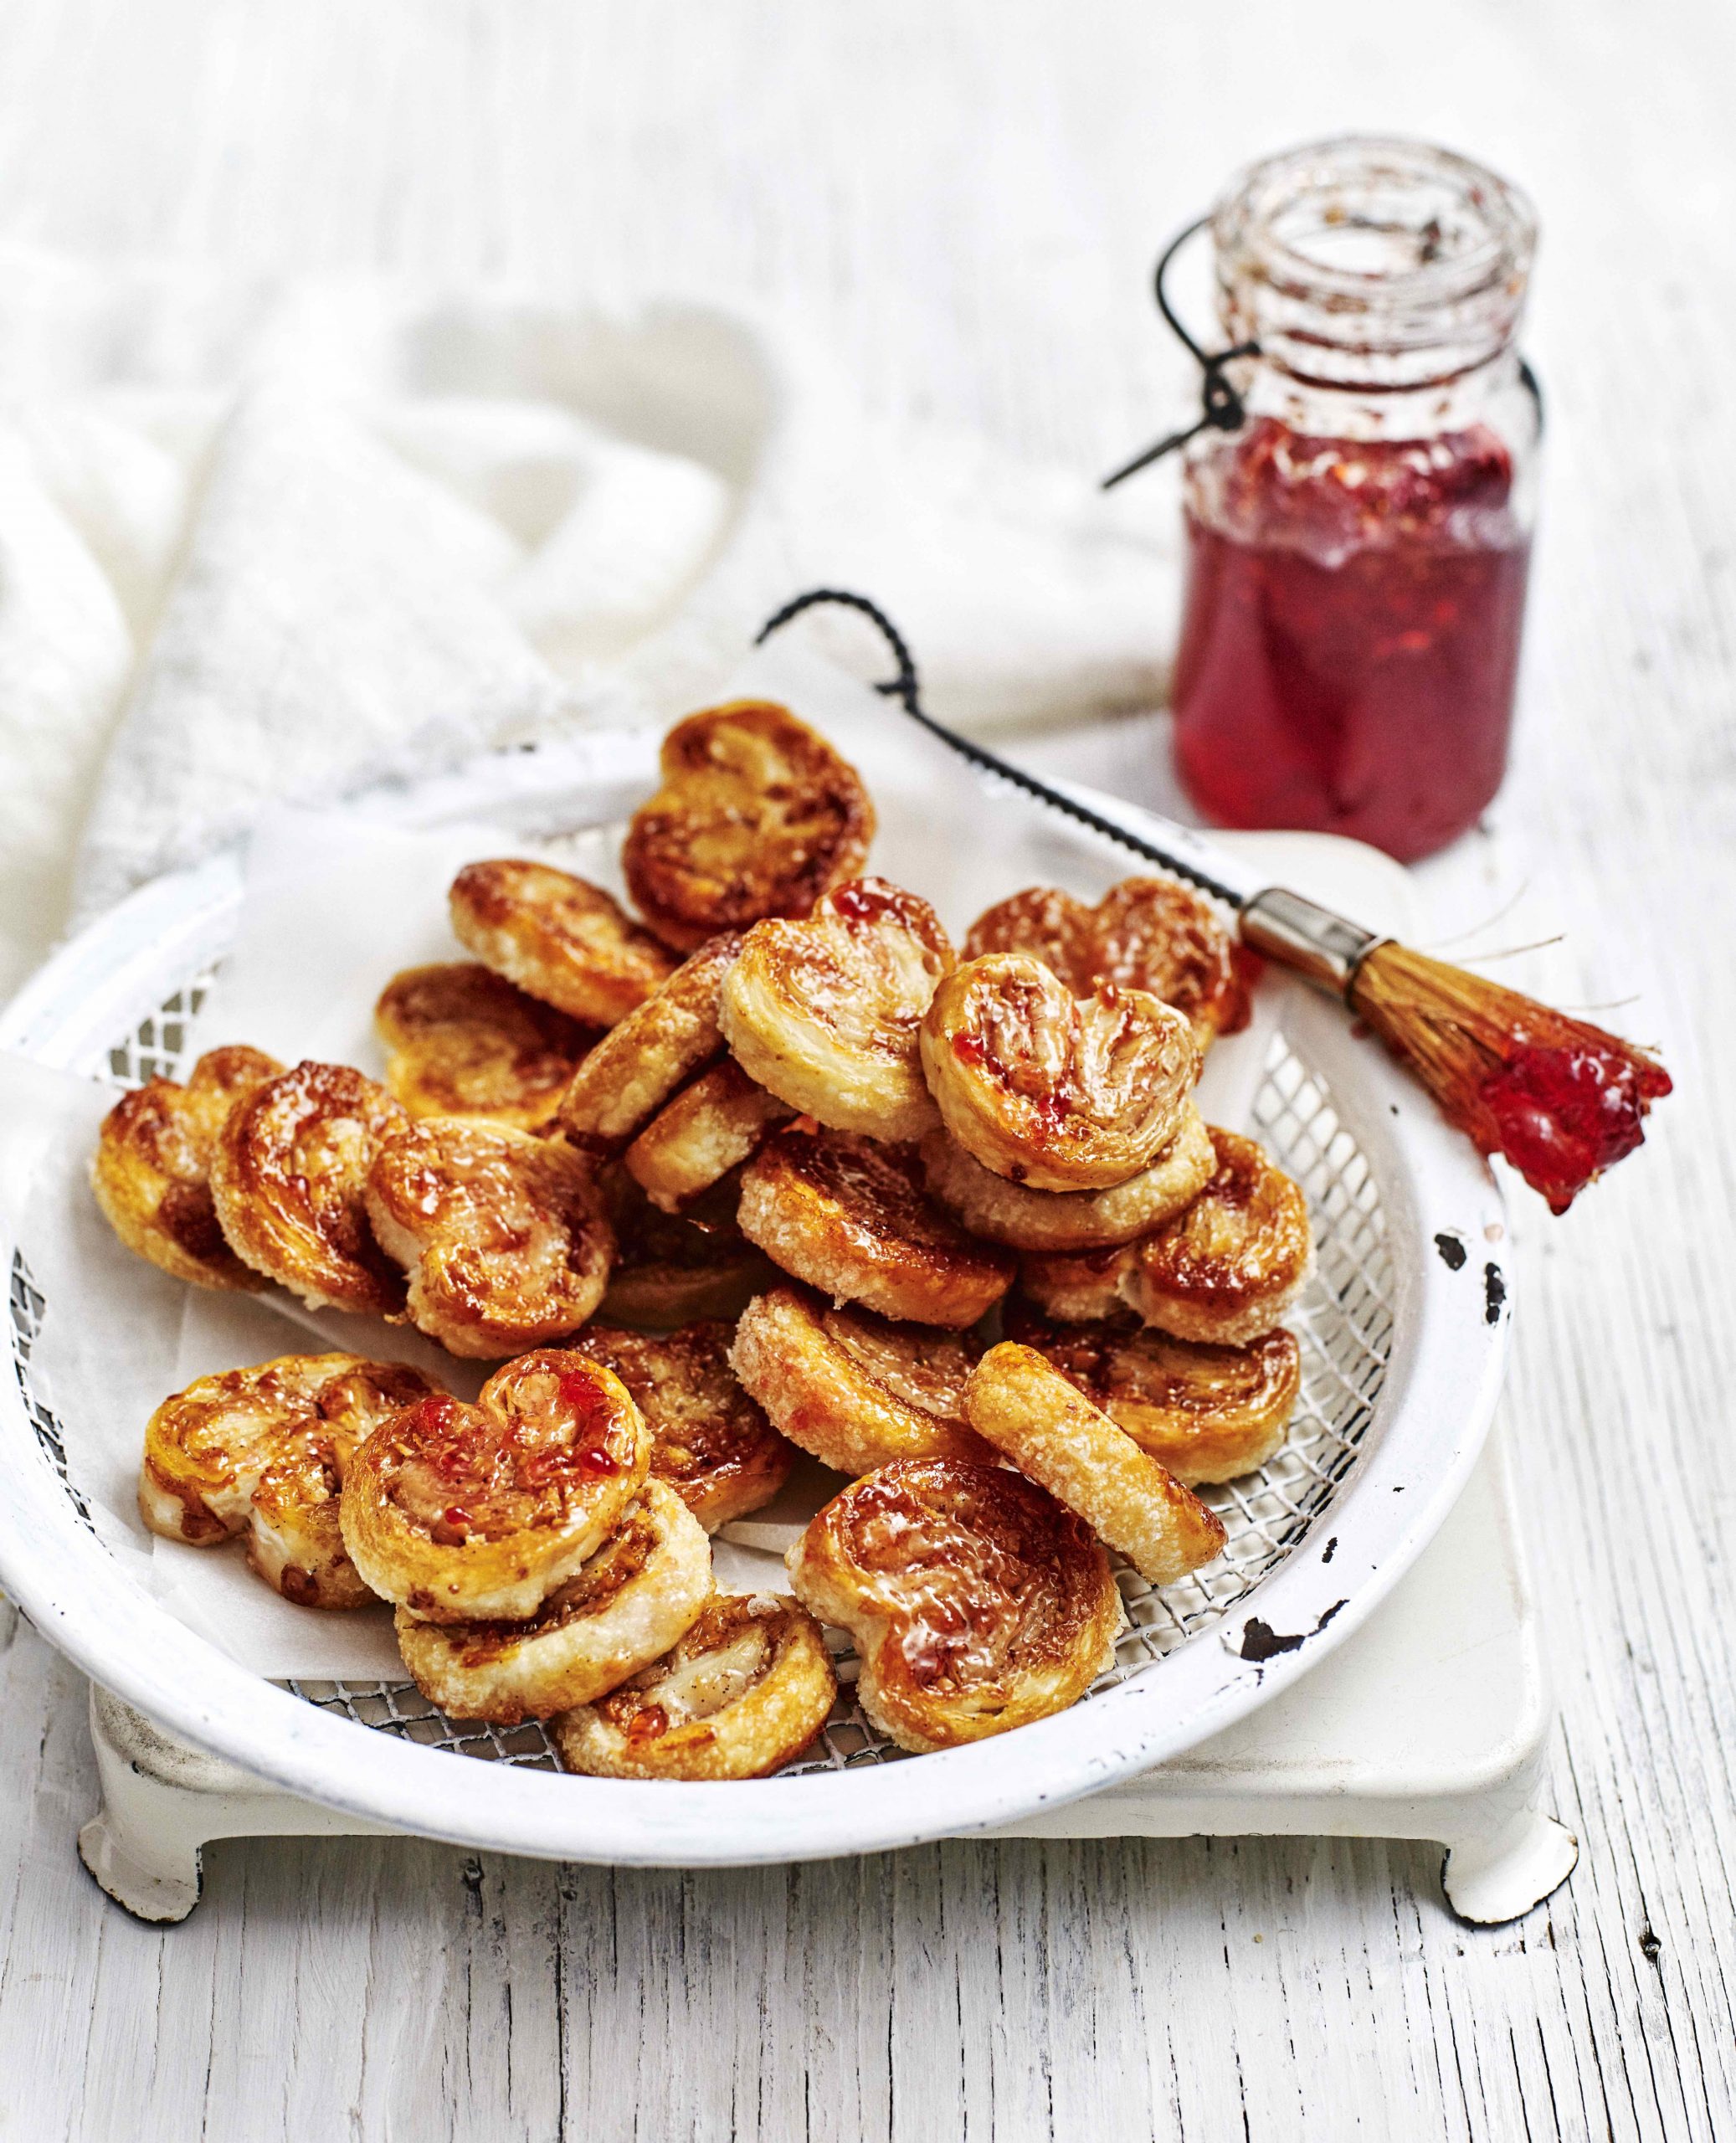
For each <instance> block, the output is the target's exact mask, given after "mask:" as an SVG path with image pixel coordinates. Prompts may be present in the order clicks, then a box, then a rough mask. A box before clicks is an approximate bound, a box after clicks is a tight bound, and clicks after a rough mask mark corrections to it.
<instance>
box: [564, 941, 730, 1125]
mask: <svg viewBox="0 0 1736 2143" xmlns="http://www.w3.org/2000/svg"><path fill="white" fill-rule="evenodd" d="M741 949H742V941H741V939H740V938H737V937H723V938H712V939H711V941H710V943H707V944H705V945H702V946H701V948H700V949H699V950H698V951H697V952H696V953H694V954H693V956H692V958H691V959H686V960H683V961H682V963H681V966H680V967H678V968H677V969H675V973H674V974H672V975H671V976H670V978H669V980H668V981H667V982H665V983H664V984H662V986H661V987H660V989H655V990H654V991H653V992H652V994H650V996H649V997H648V998H646V1000H645V1003H644V1004H643V1005H639V1006H637V1007H636V1008H635V1009H634V1010H633V1011H631V1012H629V1014H628V1015H627V1016H626V1018H625V1019H624V1020H621V1021H620V1022H619V1025H616V1026H614V1027H612V1028H611V1029H610V1030H609V1032H608V1033H607V1034H606V1035H605V1036H603V1039H602V1041H600V1042H598V1045H597V1046H596V1047H595V1048H594V1049H593V1051H591V1053H590V1055H589V1056H587V1057H586V1059H585V1061H584V1062H583V1064H581V1065H580V1066H579V1067H578V1071H577V1072H574V1073H573V1083H572V1085H571V1086H570V1087H568V1089H567V1092H566V1094H565V1096H564V1097H563V1098H562V1102H561V1112H560V1127H561V1130H562V1134H563V1135H564V1136H565V1137H566V1138H568V1139H570V1140H571V1141H572V1143H573V1144H574V1145H575V1146H577V1147H578V1148H579V1149H581V1151H583V1152H584V1153H587V1154H599V1155H608V1154H619V1152H620V1151H621V1149H622V1148H623V1147H624V1146H625V1145H626V1144H628V1143H629V1141H630V1140H631V1139H632V1138H634V1134H635V1133H638V1132H639V1131H641V1130H643V1128H645V1125H646V1124H647V1123H650V1120H651V1118H653V1117H654V1116H655V1114H656V1113H657V1112H658V1110H659V1109H660V1108H661V1107H663V1105H664V1103H665V1102H666V1101H668V1099H669V1097H670V1095H671V1094H673V1093H674V1092H675V1089H676V1088H677V1087H680V1086H681V1084H682V1082H684V1081H686V1080H687V1079H691V1077H693V1075H694V1073H695V1072H700V1071H703V1070H704V1068H705V1066H706V1065H707V1064H709V1063H710V1062H711V1060H712V1059H713V1058H714V1057H716V1056H722V1054H723V1032H722V1028H720V1027H719V1025H718V1024H717V998H718V994H719V992H720V991H721V990H722V987H723V978H724V976H725V975H726V974H727V973H728V971H729V969H730V968H731V966H732V964H733V963H734V960H735V958H736V955H737V953H739V952H740V951H741Z"/></svg>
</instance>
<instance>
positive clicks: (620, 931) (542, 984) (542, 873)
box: [448, 856, 675, 1027]
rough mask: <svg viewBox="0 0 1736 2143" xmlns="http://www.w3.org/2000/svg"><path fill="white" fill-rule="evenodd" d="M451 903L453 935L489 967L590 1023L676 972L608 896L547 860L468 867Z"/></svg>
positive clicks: (641, 998) (609, 1018) (612, 1016)
mask: <svg viewBox="0 0 1736 2143" xmlns="http://www.w3.org/2000/svg"><path fill="white" fill-rule="evenodd" d="M448 906H449V908H450V911H451V915H452V930H453V934H454V936H455V938H457V939H458V942H459V943H460V945H462V946H463V947H464V948H465V950H466V951H467V952H470V953H475V956H476V958H478V959H479V960H480V961H481V962H482V964H483V965H484V966H485V967H489V968H492V969H494V971H495V973H496V974H502V975H505V976H506V979H507V980H508V981H509V982H512V983H516V984H517V985H518V987H519V988H520V989H523V990H527V991H528V992H529V993H530V994H531V995H532V997H540V998H541V999H542V1001H543V1003H544V1004H545V1005H554V1006H555V1007H556V1009H557V1010H559V1011H562V1012H565V1013H567V1014H568V1015H569V1016H570V1017H571V1018H573V1019H575V1020H584V1021H585V1022H586V1023H587V1024H588V1025H592V1026H598V1027H612V1026H614V1024H615V1022H616V1021H617V1020H623V1019H624V1018H625V1017H626V1016H627V1015H628V1013H629V1012H630V1011H631V1010H633V1008H634V1005H642V1004H644V1002H645V1000H646V998H648V997H649V996H650V994H651V992H652V991H653V990H654V989H659V988H660V986H661V985H662V984H664V983H665V982H666V981H667V980H668V979H669V977H670V973H671V971H672V970H673V969H674V967H675V962H674V960H673V959H671V958H670V955H669V953H668V952H667V951H666V950H665V948H664V947H663V945H662V944H660V943H659V941H658V940H657V939H656V938H654V937H653V936H652V935H651V933H650V931H649V930H646V929H645V928H643V927H642V926H641V925H640V924H639V923H637V922H634V920H633V918H632V917H631V916H629V914H628V913H627V912H626V910H625V909H624V907H622V906H621V904H620V902H619V901H618V900H616V899H615V897H614V895H613V894H612V893H608V892H604V891H603V887H602V886H593V885H592V884H591V883H590V881H588V879H585V878H576V877H574V876H573V873H572V872H571V871H557V869H556V868H555V866H553V865H552V863H530V862H526V861H522V860H521V859H519V858H516V857H510V856H506V857H496V858H490V860H488V861H485V862H480V863H467V864H465V867H464V869H463V870H462V871H460V872H459V874H458V876H456V877H455V879H454V880H453V881H452V889H451V892H450V893H449V896H448Z"/></svg>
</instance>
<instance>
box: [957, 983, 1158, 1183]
mask: <svg viewBox="0 0 1736 2143" xmlns="http://www.w3.org/2000/svg"><path fill="white" fill-rule="evenodd" d="M1198 1066H1199V1052H1198V1051H1197V1050H1196V1048H1195V1047H1194V1038H1193V1034H1192V1031H1191V1030H1190V1029H1189V1025H1188V1022H1187V1020H1186V1019H1185V1018H1184V1016H1183V1015H1182V1014H1180V1013H1179V1012H1177V1011H1174V1010H1172V1009H1171V1007H1170V1006H1168V1005H1164V1004H1162V1003H1160V1002H1159V1000H1158V999H1157V998H1155V997H1153V996H1152V995H1151V994H1149V993H1148V991H1145V990H1143V989H1118V988H1117V987H1116V986H1115V985H1114V984H1109V983H1100V984H1098V985H1097V988H1096V989H1094V990H1093V991H1092V993H1091V995H1090V996H1089V997H1086V998H1083V999H1080V998H1076V997H1075V996H1074V994H1073V993H1072V992H1071V990H1070V989H1068V988H1067V986H1066V984H1065V983H1064V982H1062V981H1061V979H1060V977H1059V976H1058V975H1056V974H1055V973H1054V972H1053V970H1052V969H1049V968H1046V967H1045V966H1044V964H1043V963H1042V962H1041V961H1040V960H1037V959H1033V958H1031V957H1030V955H1029V954H1028V953H985V954H984V956H983V958H980V959H975V960H967V961H965V962H964V964H963V965H962V966H960V967H957V968H955V969H953V972H952V974H949V975H948V976H947V977H946V978H945V979H944V980H943V981H942V983H941V984H940V986H939V988H938V989H937V990H936V991H935V993H934V1000H933V1002H932V1004H931V1005H929V1007H928V1010H927V1013H926V1014H925V1015H924V1017H923V1020H922V1068H923V1071H924V1072H926V1073H927V1079H928V1086H929V1091H930V1092H932V1094H933V1096H934V1098H935V1101H936V1102H937V1104H938V1106H939V1108H940V1113H941V1115H942V1118H943V1119H944V1120H945V1123H946V1127H947V1129H948V1131H950V1132H951V1133H952V1134H953V1138H956V1139H957V1140H958V1143H959V1144H960V1145H961V1146H963V1148H964V1149H965V1151H966V1152H967V1153H968V1154H973V1156H974V1157H975V1158H976V1159H978V1160H979V1161H980V1162H981V1163H982V1164H983V1165H984V1168H986V1169H992V1170H993V1171H994V1174H996V1175H1003V1176H1005V1177H1006V1178H1007V1179H1009V1181H1010V1182H1013V1183H1018V1184H1025V1185H1029V1186H1030V1187H1031V1188H1032V1189H1034V1190H1105V1189H1107V1188H1108V1187H1109V1186H1110V1185H1113V1184H1120V1183H1125V1182H1126V1181H1127V1178H1128V1177H1129V1176H1133V1175H1137V1174H1138V1173H1139V1172H1140V1170H1141V1169H1148V1168H1149V1167H1150V1166H1151V1164H1152V1163H1153V1161H1154V1160H1156V1159H1157V1157H1158V1154H1160V1153H1162V1152H1163V1149H1164V1148H1165V1147H1166V1146H1168V1144H1169V1143H1171V1142H1172V1140H1174V1138H1175V1136H1176V1134H1177V1133H1179V1131H1180V1129H1181V1128H1182V1124H1183V1122H1184V1116H1185V1112H1186V1108H1187V1106H1188V1104H1189V1101H1190V1099H1191V1097H1192V1094H1193V1089H1194V1078H1195V1077H1196V1074H1197V1072H1198Z"/></svg>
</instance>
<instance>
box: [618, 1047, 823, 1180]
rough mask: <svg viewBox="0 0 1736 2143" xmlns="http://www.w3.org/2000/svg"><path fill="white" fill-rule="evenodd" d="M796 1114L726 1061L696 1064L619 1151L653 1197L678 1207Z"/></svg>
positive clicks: (737, 1163) (755, 1148)
mask: <svg viewBox="0 0 1736 2143" xmlns="http://www.w3.org/2000/svg"><path fill="white" fill-rule="evenodd" d="M794 1114H795V1111H794V1109H793V1108H792V1107H790V1106H789V1104H788V1102H781V1101H779V1100H778V1097H777V1096H776V1095H775V1094H768V1092H766V1090H765V1088H764V1087H757V1086H756V1085H755V1084H754V1083H753V1082H752V1079H750V1078H749V1077H747V1073H746V1072H744V1071H743V1070H742V1067H741V1066H740V1065H739V1064H736V1063H733V1062H731V1061H725V1062H723V1063H722V1064H714V1065H713V1066H711V1070H710V1071H709V1072H701V1073H700V1075H699V1077H697V1078H696V1080H695V1081H694V1082H693V1083H692V1085H691V1087H683V1088H682V1089H681V1092H680V1093H678V1094H677V1095H676V1096H675V1099H674V1100H673V1101H672V1102H669V1103H668V1105H667V1106H666V1107H664V1108H663V1109H661V1110H660V1111H659V1113H657V1114H656V1115H655V1116H654V1117H653V1118H651V1120H650V1123H648V1124H647V1125H646V1126H645V1129H644V1130H643V1131H641V1132H640V1133H639V1136H638V1138H635V1139H634V1142H633V1143H632V1144H631V1145H630V1146H629V1148H628V1149H627V1150H626V1152H625V1153H624V1154H623V1155H622V1157H621V1158H622V1160H623V1161H624V1164H625V1165H626V1169H627V1173H628V1174H629V1175H630V1176H631V1177H632V1178H633V1179H634V1182H635V1183H637V1184H638V1185H639V1188H640V1189H641V1190H643V1191H644V1192H645V1195H646V1197H647V1198H649V1199H650V1201H651V1203H652V1204H653V1205H660V1206H661V1207H662V1209H663V1210H664V1211H665V1213H679V1212H680V1211H681V1208H682V1207H683V1206H684V1205H689V1204H691V1201H692V1200H694V1199H696V1198H697V1197H698V1196H699V1195H700V1194H701V1191H706V1190H710V1189H711V1185H713V1184H714V1183H716V1182H718V1181H720V1180H721V1179H722V1178H723V1177H724V1176H726V1175H727V1174H729V1172H730V1170H731V1169H733V1168H739V1167H740V1166H741V1164H742V1162H743V1161H745V1160H747V1159H748V1158H749V1156H750V1155H752V1154H757V1153H758V1151H759V1149H760V1148H761V1147H762V1146H763V1145H764V1143H765V1142H766V1141H767V1139H768V1138H770V1137H771V1135H772V1133H773V1131H775V1130H776V1129H777V1128H778V1125H779V1124H780V1123H788V1120H789V1118H791V1117H792V1116H794Z"/></svg>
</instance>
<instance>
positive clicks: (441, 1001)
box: [374, 960, 598, 1131]
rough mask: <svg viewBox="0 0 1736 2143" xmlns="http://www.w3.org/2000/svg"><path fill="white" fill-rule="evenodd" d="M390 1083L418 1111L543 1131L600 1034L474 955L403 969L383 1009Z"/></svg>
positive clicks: (385, 994) (377, 1019)
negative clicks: (528, 992)
mask: <svg viewBox="0 0 1736 2143" xmlns="http://www.w3.org/2000/svg"><path fill="white" fill-rule="evenodd" d="M374 1026H375V1028H376V1030H378V1034H379V1037H380V1040H381V1041H383V1043H384V1044H385V1045H386V1047H387V1049H388V1051H390V1055H389V1056H388V1058H387V1061H386V1085H387V1087H388V1090H389V1091H390V1092H391V1093H392V1094H393V1096H394V1097H395V1098H396V1099H397V1100H398V1101H399V1102H402V1103H403V1106H404V1107H406V1108H407V1109H408V1111H409V1113H410V1114H411V1115H412V1116H475V1117H480V1118H482V1120H483V1121H484V1122H485V1123H504V1124H506V1125H507V1126H508V1127H509V1128H511V1129H513V1130H515V1131H540V1130H541V1129H542V1127H543V1126H544V1125H545V1124H546V1123H549V1122H550V1121H551V1120H552V1118H553V1116H554V1113H555V1111H556V1110H557V1108H558V1107H560V1105H561V1097H562V1094H563V1093H565V1092H566V1091H567V1087H568V1082H570V1081H571V1079H572V1077H573V1072H575V1071H576V1070H577V1069H578V1064H579V1061H580V1060H581V1059H582V1058H583V1056H584V1054H585V1052H586V1051H587V1050H588V1049H590V1048H591V1047H592V1046H593V1045H594V1044H595V1042H596V1041H597V1039H598V1030H597V1029H596V1028H595V1027H585V1026H581V1025H579V1023H578V1021H577V1020H569V1019H568V1016H567V1015H566V1014H565V1013H564V1012H557V1011H556V1010H555V1009H554V1007H553V1006H552V1005H544V1004H542V1003H541V1002H540V1001H539V1000H537V998H534V997H527V996H526V994H525V993H524V992H523V990H521V989H514V988H513V986H512V984H511V983H510V982H508V981H507V980H506V978H505V977H504V976H503V975H498V974H492V973H491V972H490V970H489V969H487V968H485V967H481V966H479V965H478V964H477V963H476V962H475V961H474V960H443V961H440V962H439V963H438V964H436V965H434V966H432V967H425V968H407V969H405V970H404V972H403V974H398V975H394V976H393V979H392V980H391V981H390V982H388V984H387V985H386V987H385V989H383V990H382V991H381V993H380V1001H379V1002H378V1005H375V1007H374Z"/></svg>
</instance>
